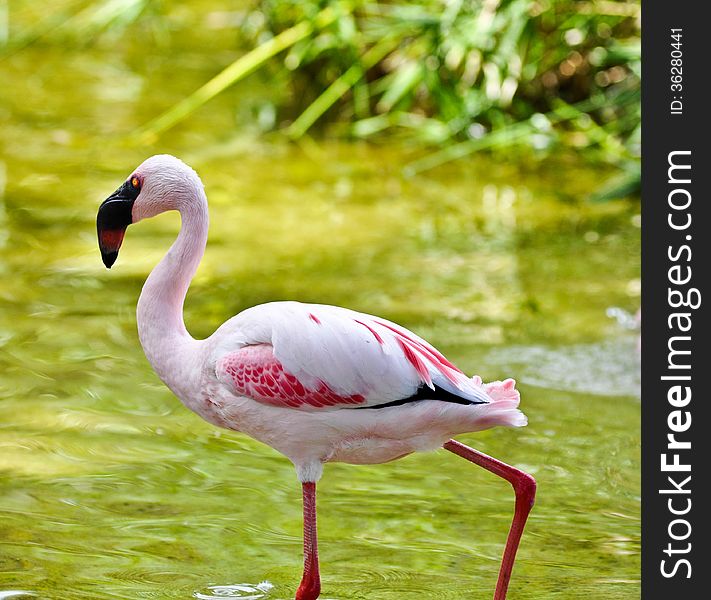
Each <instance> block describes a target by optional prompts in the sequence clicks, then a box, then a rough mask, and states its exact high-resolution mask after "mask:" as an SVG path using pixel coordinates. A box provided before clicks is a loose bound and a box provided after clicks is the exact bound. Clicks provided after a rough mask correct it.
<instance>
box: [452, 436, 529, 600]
mask: <svg viewBox="0 0 711 600" xmlns="http://www.w3.org/2000/svg"><path fill="white" fill-rule="evenodd" d="M443 447H444V449H445V450H449V451H450V452H453V453H454V454H456V455H457V456H461V457H462V458H465V459H467V460H468V461H470V462H473V463H474V464H475V465H479V466H480V467H484V468H485V469H486V470H487V471H491V472H492V473H494V474H495V475H498V476H499V477H503V478H504V479H505V480H506V481H508V482H509V483H510V484H511V485H512V486H513V489H514V492H515V493H516V507H515V509H514V517H513V522H512V523H511V529H509V535H508V538H507V539H506V547H505V549H504V556H503V558H502V560H501V568H500V569H499V579H498V581H497V582H496V591H495V592H494V600H506V590H507V589H508V587H509V580H510V579H511V571H512V570H513V566H514V560H515V559H516V550H518V545H519V542H520V541H521V535H522V534H523V528H524V527H525V525H526V519H527V518H528V514H529V513H530V512H531V509H532V508H533V503H534V501H535V498H536V480H535V479H534V478H533V477H532V476H531V475H529V474H528V473H524V472H523V471H520V470H518V469H516V468H514V467H512V466H509V465H507V464H506V463H503V462H501V461H500V460H496V459H495V458H492V457H491V456H487V455H486V454H483V453H481V452H478V451H477V450H474V449H473V448H470V447H469V446H465V445H464V444H461V443H460V442H457V441H455V440H449V441H448V442H446V443H445V444H444V446H443Z"/></svg>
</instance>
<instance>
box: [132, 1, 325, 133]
mask: <svg viewBox="0 0 711 600" xmlns="http://www.w3.org/2000/svg"><path fill="white" fill-rule="evenodd" d="M335 18H336V14H335V13H334V11H333V10H331V9H330V8H326V9H324V10H322V11H321V12H320V13H319V14H318V15H317V16H316V17H315V18H314V19H313V20H311V21H302V22H300V23H297V24H296V25H294V26H293V27H290V28H289V29H285V30H284V31H282V32H281V33H280V34H279V35H277V36H275V37H273V38H272V39H270V40H268V41H266V42H264V43H263V44H261V45H260V46H257V47H256V48H255V49H254V50H251V51H250V52H248V53H247V54H245V55H244V56H241V57H240V58H238V59H237V60H236V61H235V62H233V63H232V64H231V65H229V66H227V67H226V68H225V69H223V70H222V71H221V72H220V73H218V74H217V75H215V77H213V78H212V79H211V80H210V81H208V82H207V83H206V84H205V85H203V86H202V87H201V88H199V89H197V90H196V91H195V92H193V93H192V94H191V95H190V96H188V97H187V98H184V99H183V100H181V101H180V102H178V104H176V105H174V106H173V107H172V108H170V109H168V110H167V111H165V112H164V113H163V114H161V115H160V116H158V117H156V118H155V119H153V120H152V121H150V122H148V123H147V124H146V125H144V126H143V127H142V128H140V129H139V130H138V131H136V132H135V133H134V135H133V137H134V138H136V141H137V142H146V141H148V140H149V139H151V138H153V137H155V136H157V135H159V134H161V133H163V132H164V131H166V130H167V129H170V128H171V127H173V126H174V125H175V124H177V123H179V122H180V121H182V120H183V119H185V118H186V117H187V116H188V115H190V114H191V113H192V112H194V111H195V110H196V109H197V108H199V107H200V106H202V105H203V104H205V103H206V102H208V101H209V100H211V99H212V98H214V97H215V96H217V95H218V94H219V93H220V92H222V91H224V90H225V89H227V88H228V87H230V86H231V85H234V84H235V83H237V82H238V81H239V80H240V79H243V78H244V77H246V76H247V75H249V74H250V73H253V72H254V71H256V70H257V69H258V68H259V67H261V66H262V65H263V64H264V63H265V62H266V61H267V60H269V59H270V58H272V57H273V56H275V55H276V54H279V52H281V51H283V50H286V49H287V48H289V47H291V46H293V45H294V44H295V43H296V42H298V41H300V40H303V39H304V38H305V37H307V36H309V35H310V34H311V33H312V32H313V31H315V30H316V29H320V28H323V27H326V26H327V25H329V24H330V23H332V22H333V21H334V19H335Z"/></svg>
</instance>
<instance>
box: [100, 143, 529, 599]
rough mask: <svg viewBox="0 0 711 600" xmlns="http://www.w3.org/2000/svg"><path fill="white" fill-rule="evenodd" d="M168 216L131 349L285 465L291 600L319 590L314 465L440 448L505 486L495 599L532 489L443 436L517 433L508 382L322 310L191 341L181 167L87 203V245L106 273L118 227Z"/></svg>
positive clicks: (190, 190)
mask: <svg viewBox="0 0 711 600" xmlns="http://www.w3.org/2000/svg"><path fill="white" fill-rule="evenodd" d="M168 210H177V211H179V212H180V215H181V219H182V225H181V228H180V233H179V235H178V238H177V240H176V241H175V243H174V244H173V245H172V246H171V248H170V250H168V253H167V254H166V255H165V257H164V258H163V260H161V261H160V263H159V264H158V265H157V266H156V267H155V268H154V269H153V271H152V272H151V274H150V275H149V276H148V279H147V280H146V283H145V285H144V286H143V291H142V292H141V296H140V298H139V300H138V307H137V320H138V335H139V338H140V341H141V345H142V346H143V350H144V351H145V354H146V357H147V358H148V361H149V362H150V363H151V365H152V366H153V369H154V370H155V372H156V373H157V374H158V376H159V377H160V378H161V379H162V380H163V382H164V383H165V384H166V385H167V386H168V387H169V388H170V389H171V390H172V391H173V393H175V395H176V396H178V398H180V400H181V401H182V402H183V404H185V406H187V407H188V408H189V409H191V410H192V411H194V412H196V413H197V414H198V415H200V416H201V417H202V418H203V419H205V420H207V421H209V422H210V423H213V424H214V425H217V426H220V427H225V428H227V429H232V430H235V431H241V432H244V433H246V434H247V435H250V436H252V437H253V438H255V439H257V440H259V441H261V442H264V443H265V444H268V445H269V446H271V447H272V448H274V449H276V450H278V451H279V452H281V453H282V454H284V455H285V456H286V457H287V458H289V459H290V460H291V461H292V462H293V464H294V466H295V467H296V473H297V475H298V477H299V480H300V481H301V484H302V491H303V508H304V571H303V577H302V580H301V584H300V585H299V588H298V591H297V592H296V599H297V600H314V599H315V598H317V597H318V595H319V593H320V590H321V583H320V576H319V564H318V549H317V537H316V482H317V481H318V480H319V479H320V477H321V474H322V472H323V464H324V463H326V462H332V461H340V462H346V463H351V464H376V463H383V462H387V461H391V460H395V459H397V458H401V457H403V456H406V455H408V454H410V453H412V452H418V451H428V450H434V449H436V448H439V447H441V446H444V448H445V449H447V450H449V451H450V452H453V453H455V454H457V455H459V456H461V457H463V458H465V459H467V460H468V461H471V462H472V463H474V464H477V465H479V466H481V467H483V468H485V469H486V470H488V471H491V472H492V473H495V474H496V475H498V476H499V477H503V478H504V479H506V480H507V481H508V482H509V483H511V485H512V486H513V488H514V491H515V494H516V503H515V510H514V517H513V522H512V524H511V528H510V530H509V534H508V538H507V541H506V546H505V549H504V555H503V559H502V563H501V568H500V571H499V578H498V581H497V585H496V591H495V593H494V598H495V600H503V599H504V598H505V597H506V590H507V588H508V584H509V579H510V577H511V571H512V569H513V564H514V559H515V555H516V550H517V548H518V545H519V541H520V539H521V535H522V533H523V528H524V526H525V523H526V519H527V517H528V514H529V512H530V510H531V508H532V507H533V502H534V497H535V491H536V482H535V480H534V479H533V477H532V476H531V475H529V474H527V473H524V472H523V471H519V470H518V469H515V468H514V467H511V466H509V465H507V464H505V463H503V462H501V461H499V460H496V459H494V458H492V457H490V456H487V455H485V454H482V453H480V452H478V451H476V450H474V449H472V448H469V447H467V446H465V445H464V444H461V443H459V442H456V441H454V440H452V439H450V437H451V436H453V435H457V434H461V433H466V432H474V431H481V430H483V429H487V428H490V427H494V426H496V425H507V426H513V427H519V426H523V425H525V424H526V422H527V421H526V417H525V416H524V415H523V413H521V412H520V411H519V410H518V404H519V394H518V391H517V390H516V389H515V382H514V381H513V380H512V379H507V380H506V381H503V382H500V381H497V382H493V383H489V384H482V381H481V379H480V378H479V377H472V378H470V377H467V376H466V375H465V374H464V373H462V371H460V370H459V369H458V368H457V367H456V366H454V365H453V364H452V363H451V362H449V361H448V360H447V359H446V358H445V357H444V356H443V355H442V354H441V353H440V352H438V351H437V350H436V349H435V348H433V347H432V346H431V345H430V344H428V343H427V342H426V341H425V340H423V339H421V338H420V337H418V336H417V335H415V334H414V333H411V332H410V331H408V330H407V329H405V328H403V327H400V326H399V325H396V324H395V323H392V322H390V321H387V320H385V319H382V318H379V317H374V316H371V315H366V314H362V313H358V312H354V311H352V310H348V309H345V308H338V307H335V306H325V305H319V304H301V303H298V302H272V303H269V304H262V305H259V306H254V307H252V308H249V309H247V310H245V311H243V312H241V313H239V314H238V315H237V316H235V317H232V318H231V319H230V320H228V321H227V322H226V323H224V324H223V325H222V326H221V327H219V328H218V329H217V331H215V333H213V334H212V335H211V336H210V337H209V338H207V339H205V340H195V339H193V338H192V337H191V336H190V334H189V333H188V332H187V330H186V328H185V325H184V323H183V302H184V300H185V294H186V292H187V290H188V286H189V285H190V281H191V279H192V277H193V275H194V274H195V271H196V270H197V268H198V264H199V263H200V260H201V259H202V256H203V253H204V251H205V245H206V243H207V234H208V210H207V198H206V196H205V192H204V189H203V185H202V182H201V181H200V178H199V177H198V175H197V173H195V171H193V170H192V169H191V168H190V167H188V166H187V165H185V164H184V163H183V162H181V161H180V160H178V159H177V158H174V157H172V156H167V155H160V156H153V157H151V158H149V159H147V160H146V161H145V162H144V163H143V164H141V165H140V166H139V167H138V168H137V169H136V170H135V171H134V172H133V173H132V174H131V176H130V177H129V178H128V179H127V180H126V181H125V182H124V183H123V185H121V187H119V189H118V190H116V192H114V193H113V194H112V195H111V196H109V197H108V198H107V199H106V200H105V201H104V202H103V203H102V204H101V207H100V208H99V212H98V215H97V220H96V224H97V232H98V236H99V247H100V249H101V256H102V259H103V261H104V264H105V265H106V267H108V268H110V267H111V266H112V265H113V264H114V262H115V261H116V258H117V256H118V250H119V248H120V246H121V242H122V241H123V237H124V233H125V231H126V228H127V227H128V225H130V224H132V223H137V222H138V221H140V220H142V219H146V218H149V217H153V216H155V215H157V214H159V213H162V212H165V211H168Z"/></svg>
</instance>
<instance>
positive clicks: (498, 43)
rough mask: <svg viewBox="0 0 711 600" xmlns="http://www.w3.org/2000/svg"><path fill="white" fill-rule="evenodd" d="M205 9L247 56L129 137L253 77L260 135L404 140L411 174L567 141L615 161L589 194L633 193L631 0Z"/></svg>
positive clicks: (268, 4)
mask: <svg viewBox="0 0 711 600" xmlns="http://www.w3.org/2000/svg"><path fill="white" fill-rule="evenodd" d="M177 6H179V3H178V4H173V3H170V2H165V1H159V0H101V1H96V2H92V3H89V4H87V3H86V2H74V3H72V2H69V3H67V4H66V5H65V7H64V9H63V10H62V11H59V12H57V13H56V14H52V15H50V16H49V17H47V18H46V19H44V20H42V21H40V22H39V23H38V24H37V26H36V27H35V28H32V29H30V30H29V31H26V32H22V34H21V35H19V36H16V37H15V39H10V40H9V41H6V43H5V48H4V51H2V50H0V52H2V53H5V54H6V53H8V52H11V51H15V50H17V49H18V48H20V47H22V46H23V45H26V44H29V43H32V42H33V41H35V40H37V39H39V38H40V37H42V36H45V35H46V34H47V32H51V33H52V34H53V35H55V36H57V34H59V37H60V39H61V34H62V32H64V34H65V35H71V33H73V34H74V35H75V36H77V37H78V38H83V39H90V38H92V37H94V35H98V34H102V33H106V32H109V33H111V32H113V33H114V35H117V34H116V32H120V31H123V30H124V29H125V28H126V26H127V25H128V24H130V23H132V22H134V21H136V20H140V21H142V22H143V23H144V24H145V23H149V28H148V29H149V30H150V31H152V32H153V33H154V34H155V33H156V32H158V33H159V32H160V30H161V22H162V21H163V22H164V24H163V27H164V30H167V29H168V28H169V26H170V25H169V21H170V16H169V15H170V13H171V10H174V9H176V8H177ZM185 10H187V9H185ZM198 13H199V11H197V12H196V14H195V17H194V18H197V14H198ZM210 18H212V19H218V20H219V19H224V20H225V22H228V23H229V27H231V28H233V29H235V30H236V31H237V32H238V35H237V36H235V38H233V39H234V44H235V45H234V47H235V48H237V47H239V46H240V45H241V46H243V47H245V48H248V50H247V52H246V53H242V54H241V56H240V57H239V58H237V59H236V60H234V61H233V62H231V63H230V64H228V65H227V66H226V67H225V68H223V69H222V71H220V72H219V73H218V74H217V75H216V76H215V77H213V78H212V79H211V80H209V81H208V82H207V83H205V85H203V86H202V87H200V88H199V89H198V90H196V91H195V92H194V93H192V94H190V95H188V96H186V97H185V98H183V100H182V101H180V102H178V103H176V104H174V105H173V106H170V107H168V109H167V110H165V112H163V113H162V114H160V115H159V116H157V117H156V118H154V119H153V120H151V121H150V122H148V123H147V124H146V125H145V126H144V127H143V128H141V129H140V130H139V131H138V132H137V133H138V134H140V136H139V137H138V139H140V140H142V141H146V140H152V139H155V137H156V136H157V135H158V134H160V133H162V132H163V131H165V130H167V129H169V128H171V127H173V126H174V125H175V124H176V123H178V122H179V121H181V120H183V119H185V118H187V117H189V116H190V115H191V114H192V113H193V111H195V110H196V109H198V108H199V107H201V106H203V105H204V104H205V103H207V102H208V101H209V100H211V99H212V98H214V97H215V96H217V95H218V94H220V93H222V92H223V91H224V90H226V89H227V88H229V87H230V86H232V85H234V84H235V83H237V82H239V81H241V80H243V79H244V78H245V77H247V76H248V75H250V74H251V73H254V72H255V71H261V72H262V77H263V78H266V79H269V80H272V81H274V86H273V94H272V95H271V96H270V97H269V98H266V99H265V100H264V103H263V105H262V107H261V108H260V109H259V111H258V114H257V118H256V120H257V121H258V123H259V126H260V127H261V129H262V130H277V131H282V132H284V133H285V134H287V135H288V136H289V137H290V138H292V139H299V138H301V137H303V136H304V135H305V134H306V133H307V132H313V131H314V130H317V131H318V132H319V133H329V134H332V135H337V136H339V137H347V138H348V137H350V138H358V139H368V140H373V141H378V140H382V139H392V138H393V137H396V138H398V139H405V140H406V141H407V142H410V143H414V144H415V145H416V146H417V147H420V148H423V149H424V151H421V152H419V153H418V156H419V158H417V159H416V160H415V161H414V162H412V163H410V165H409V166H408V168H407V170H408V171H409V172H410V173H415V172H418V171H423V170H427V169H431V168H433V167H436V166H438V165H440V164H442V163H445V162H448V161H451V160H455V159H459V158H462V157H465V156H469V155H471V154H472V153H474V152H477V151H481V150H485V149H486V150H490V151H497V150H505V151H506V153H507V155H510V154H511V153H514V152H518V153H521V154H522V157H523V158H524V159H525V158H528V157H529V156H531V155H533V156H535V157H545V156H546V155H549V154H551V153H555V152H559V151H561V149H565V150H570V149H572V150H573V151H575V152H579V153H581V154H582V156H583V157H584V159H585V160H587V161H592V162H603V163H608V164H613V165H616V166H619V167H621V168H622V170H623V173H622V174H621V175H620V177H619V178H618V180H617V181H613V182H611V183H609V184H608V185H607V186H606V188H605V189H604V190H602V191H601V192H600V193H599V194H598V196H597V197H598V199H600V200H604V199H607V198H611V197H618V196H619V195H622V194H629V193H635V192H637V191H638V188H639V179H640V177H639V149H640V71H641V69H640V5H639V2H638V1H629V0H622V1H612V0H599V1H596V0H588V1H573V0H418V1H416V2H409V3H404V2H403V3H398V2H372V1H368V0H261V1H258V2H256V3H253V4H250V5H249V6H248V7H247V8H246V9H245V10H238V11H231V12H230V11H224V12H223V13H221V14H213V15H212V16H211V17H210ZM165 23H168V25H165ZM197 26H200V24H199V23H198V25H197ZM118 35H120V34H118ZM157 35H158V34H157ZM223 64H224V63H223Z"/></svg>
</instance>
